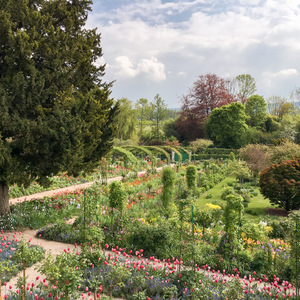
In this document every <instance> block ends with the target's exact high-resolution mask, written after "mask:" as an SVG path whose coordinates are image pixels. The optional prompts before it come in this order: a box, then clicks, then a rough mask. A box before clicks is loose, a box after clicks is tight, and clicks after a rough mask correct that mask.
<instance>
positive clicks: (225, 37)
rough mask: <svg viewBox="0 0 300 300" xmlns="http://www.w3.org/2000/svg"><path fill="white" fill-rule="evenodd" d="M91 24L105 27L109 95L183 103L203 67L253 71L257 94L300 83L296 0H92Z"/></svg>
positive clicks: (225, 73)
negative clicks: (109, 84) (110, 91)
mask: <svg viewBox="0 0 300 300" xmlns="http://www.w3.org/2000/svg"><path fill="white" fill-rule="evenodd" d="M92 9H93V11H92V12H91V13H90V14H89V17H88V21H87V27H88V28H95V27H97V28H98V32H99V33H101V46H102V50H103V57H102V58H101V59H100V60H99V61H98V63H99V64H102V63H106V74H105V77H104V80H105V81H107V82H110V81H115V82H114V84H113V87H112V97H114V98H115V99H120V98H122V97H125V98H128V99H129V100H131V101H133V102H135V101H137V100H138V99H140V98H146V99H148V100H149V101H153V99H154V97H155V95H156V94H159V95H160V96H161V98H162V99H163V100H164V101H165V103H166V104H167V105H168V107H169V108H179V107H180V106H181V97H182V96H183V95H185V94H187V93H188V91H189V89H190V88H191V87H192V85H193V83H194V82H195V81H196V80H197V78H198V77H199V76H200V75H205V74H207V73H212V74H216V75H218V76H220V77H222V78H226V79H227V78H228V79H231V78H234V77H236V76H237V75H240V74H250V75H251V76H252V77H253V78H254V79H255V81H256V86H257V92H256V93H257V94H259V95H261V96H263V97H264V98H265V99H268V98H269V97H272V96H280V97H287V98H289V96H290V94H291V92H292V91H293V90H294V89H295V88H297V87H300V2H299V1H298V0H175V1H169V0H131V1H129V0H94V3H93V5H92Z"/></svg>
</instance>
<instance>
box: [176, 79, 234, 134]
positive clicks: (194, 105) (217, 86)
mask: <svg viewBox="0 0 300 300" xmlns="http://www.w3.org/2000/svg"><path fill="white" fill-rule="evenodd" d="M234 101H235V98H234V96H233V95H232V94H231V93H230V91H229V89H228V82H227V81H226V80H225V79H223V78H220V77H218V76H217V75H215V74H206V75H201V76H199V78H198V80H197V81H195V82H194V84H193V87H192V88H191V89H190V91H189V93H188V94H187V95H185V96H183V97H182V104H183V105H182V107H181V111H180V115H179V119H178V121H177V126H178V130H179V132H180V133H181V134H184V133H188V136H187V138H188V139H190V138H189V137H192V138H193V139H196V138H199V137H204V123H205V119H206V118H207V116H208V115H209V114H210V113H211V112H212V110H213V109H214V108H216V107H220V106H222V105H226V104H229V103H231V102H234Z"/></svg>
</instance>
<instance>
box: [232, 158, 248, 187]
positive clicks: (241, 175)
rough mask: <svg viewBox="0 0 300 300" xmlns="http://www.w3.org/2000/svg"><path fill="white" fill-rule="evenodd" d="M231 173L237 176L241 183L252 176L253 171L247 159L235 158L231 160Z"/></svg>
mask: <svg viewBox="0 0 300 300" xmlns="http://www.w3.org/2000/svg"><path fill="white" fill-rule="evenodd" d="M230 170H231V174H232V175H234V176H236V177H237V178H238V180H239V182H240V183H242V182H243V181H244V180H245V179H248V178H250V177H251V171H250V169H249V167H248V165H247V163H246V162H245V161H242V160H235V161H232V162H230Z"/></svg>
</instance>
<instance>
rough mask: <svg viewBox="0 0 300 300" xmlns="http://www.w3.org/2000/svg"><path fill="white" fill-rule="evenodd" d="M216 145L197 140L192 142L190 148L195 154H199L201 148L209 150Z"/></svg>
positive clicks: (206, 140)
mask: <svg viewBox="0 0 300 300" xmlns="http://www.w3.org/2000/svg"><path fill="white" fill-rule="evenodd" d="M213 144H214V143H213V142H212V141H211V140H208V139H196V140H195V141H191V142H190V148H191V150H192V151H193V153H197V152H198V150H199V149H201V148H208V147H210V146H212V145H213Z"/></svg>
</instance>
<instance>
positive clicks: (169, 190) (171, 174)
mask: <svg viewBox="0 0 300 300" xmlns="http://www.w3.org/2000/svg"><path fill="white" fill-rule="evenodd" d="M175 178H176V175H175V171H174V170H173V169H172V168H171V167H169V166H168V167H165V168H163V173H162V178H161V181H162V184H163V190H162V196H161V199H162V204H163V207H164V209H165V210H166V211H168V208H169V206H170V204H171V202H172V200H173V197H174V184H175Z"/></svg>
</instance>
